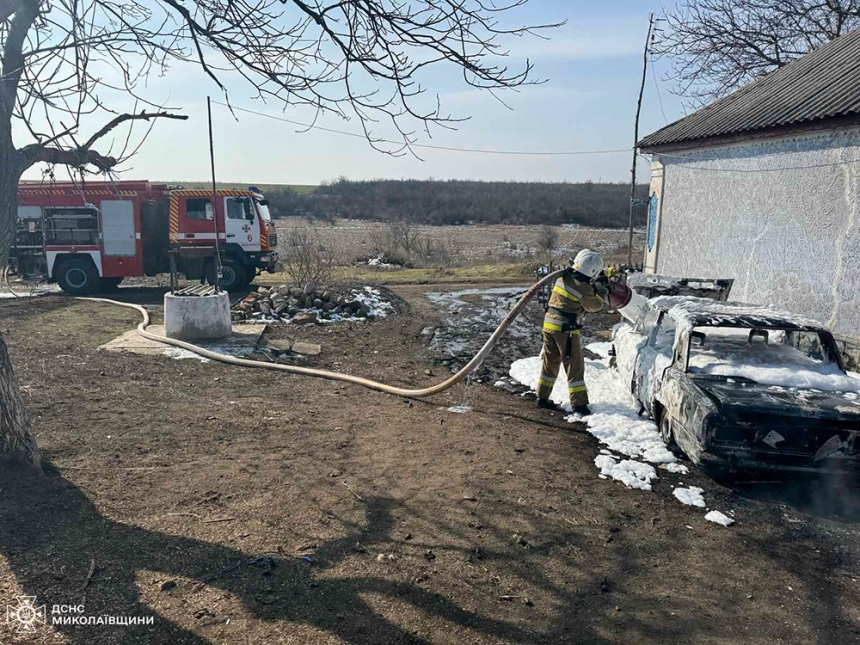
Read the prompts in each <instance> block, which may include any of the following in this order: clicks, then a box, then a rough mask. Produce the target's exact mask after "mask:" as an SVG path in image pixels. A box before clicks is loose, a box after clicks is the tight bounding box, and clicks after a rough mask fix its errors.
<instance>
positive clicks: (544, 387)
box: [537, 249, 606, 416]
mask: <svg viewBox="0 0 860 645" xmlns="http://www.w3.org/2000/svg"><path fill="white" fill-rule="evenodd" d="M602 271H603V259H602V258H601V257H600V256H599V255H598V254H597V253H595V252H594V251H590V250H588V249H584V250H582V251H580V252H579V253H578V254H577V256H576V257H575V258H573V259H572V260H571V261H570V266H569V267H568V268H567V270H566V272H565V274H564V275H563V276H562V277H560V278H559V279H558V280H556V282H555V285H553V288H552V293H551V294H550V298H549V303H548V307H547V311H546V316H545V317H544V320H543V352H542V360H541V374H540V378H539V379H538V387H537V395H538V400H537V405H538V407H539V408H549V409H553V410H554V409H558V406H556V404H555V403H553V402H552V401H550V400H549V396H550V393H551V392H552V388H553V386H554V385H555V380H556V377H558V372H559V368H560V367H561V366H562V365H564V371H565V374H566V375H567V391H568V393H569V396H570V403H571V406H572V407H573V411H574V413H576V414H579V415H580V416H585V415H588V414H591V410H590V409H589V407H588V390H587V389H586V387H585V359H584V358H583V356H582V345H581V344H580V337H579V335H580V329H581V327H582V326H581V320H582V316H583V314H585V313H586V312H588V313H595V312H598V311H600V310H601V309H602V308H603V298H602V297H601V296H603V295H604V294H603V291H605V290H606V288H605V287H604V286H602V283H598V285H597V286H596V287H595V286H593V284H592V280H593V279H594V278H596V277H597V276H598V275H600V273H601V272H602Z"/></svg>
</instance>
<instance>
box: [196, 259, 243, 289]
mask: <svg viewBox="0 0 860 645" xmlns="http://www.w3.org/2000/svg"><path fill="white" fill-rule="evenodd" d="M221 276H222V278H221V288H222V289H224V290H225V291H238V290H239V289H242V288H243V287H244V286H245V284H246V283H245V267H243V266H242V264H241V263H240V262H239V261H238V260H234V259H233V258H229V257H228V258H224V262H223V263H222V264H221ZM206 282H208V283H209V284H215V264H214V262H210V263H209V264H208V265H207V267H206Z"/></svg>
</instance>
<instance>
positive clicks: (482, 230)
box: [276, 217, 645, 268]
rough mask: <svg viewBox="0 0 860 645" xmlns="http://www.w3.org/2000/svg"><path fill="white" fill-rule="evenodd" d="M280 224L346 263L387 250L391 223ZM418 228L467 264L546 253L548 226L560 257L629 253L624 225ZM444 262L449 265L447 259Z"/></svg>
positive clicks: (638, 237)
mask: <svg viewBox="0 0 860 645" xmlns="http://www.w3.org/2000/svg"><path fill="white" fill-rule="evenodd" d="M276 226H277V227H278V230H279V231H280V232H281V235H282V236H283V237H284V238H286V236H287V233H288V231H289V230H291V229H295V228H305V227H310V228H313V229H315V230H316V231H318V233H319V236H320V238H321V240H322V241H323V243H324V244H326V245H327V246H329V247H330V248H331V249H332V250H333V251H334V252H335V253H336V255H337V256H338V257H339V258H341V260H342V262H344V263H346V264H354V263H355V262H357V261H360V260H365V259H367V258H368V257H371V256H375V255H376V254H378V253H380V252H381V251H385V250H386V249H380V248H378V247H379V245H380V244H379V240H380V239H384V238H385V233H386V232H387V231H388V227H389V225H388V224H385V223H382V222H371V221H362V220H340V219H339V220H336V221H335V223H334V224H333V225H332V224H323V223H318V222H308V220H306V219H303V218H298V217H291V218H285V219H281V220H278V221H277V222H276ZM415 228H416V229H417V233H418V234H419V235H420V236H422V238H424V239H426V240H429V241H430V242H431V243H433V244H436V245H439V246H443V245H444V246H447V247H449V248H450V249H453V250H456V251H457V252H456V254H455V255H456V257H457V258H458V261H457V264H458V265H462V266H465V267H477V266H481V265H488V264H497V263H500V264H524V263H532V262H534V261H536V260H538V259H539V258H540V257H541V255H542V251H541V239H542V237H546V234H547V229H551V230H552V231H554V232H557V234H558V243H557V245H556V256H557V257H559V258H561V259H563V258H566V257H568V256H572V255H575V254H576V253H577V252H578V251H579V250H581V249H583V248H590V249H592V250H595V251H598V252H599V253H601V254H602V255H603V257H604V259H605V260H606V261H607V262H610V263H617V262H625V261H626V259H627V231H625V230H618V229H597V228H574V227H570V226H557V227H546V226H536V225H528V226H514V225H508V224H494V225H472V226H416V227H415ZM644 245H645V234H644V232H642V231H637V232H636V233H635V236H634V258H636V259H641V257H642V249H644ZM445 266H446V268H448V266H449V265H445Z"/></svg>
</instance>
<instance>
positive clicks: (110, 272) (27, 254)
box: [10, 181, 278, 295]
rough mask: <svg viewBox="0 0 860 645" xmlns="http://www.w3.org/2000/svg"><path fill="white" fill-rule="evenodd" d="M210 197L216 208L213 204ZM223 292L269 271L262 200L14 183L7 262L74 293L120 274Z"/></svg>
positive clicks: (128, 185) (126, 187)
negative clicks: (183, 281)
mask: <svg viewBox="0 0 860 645" xmlns="http://www.w3.org/2000/svg"><path fill="white" fill-rule="evenodd" d="M213 201H214V204H213ZM216 231H217V235H218V242H219V247H220V252H221V265H222V280H221V284H222V285H223V287H224V288H225V289H227V290H228V291H232V290H236V289H241V288H242V287H245V286H247V285H248V284H250V283H251V281H252V280H253V279H254V277H255V276H256V275H257V274H258V272H259V271H268V272H270V273H272V272H274V271H275V270H276V268H275V267H276V264H277V260H278V258H277V252H276V249H277V236H276V234H275V230H274V227H273V225H272V222H271V219H270V217H269V209H268V202H267V201H266V199H265V197H264V196H263V194H262V193H261V192H260V191H259V190H257V189H255V188H254V187H253V186H252V187H249V189H248V190H219V191H217V193H216V195H215V197H214V199H213V196H212V191H211V190H187V189H183V188H179V187H173V186H168V185H166V184H152V183H150V182H148V181H121V182H116V183H109V182H98V183H87V184H85V185H83V186H76V185H74V184H59V183H55V184H50V185H45V184H20V185H19V186H18V226H17V231H16V235H15V244H14V246H13V248H12V249H11V252H10V260H11V265H12V266H13V268H14V269H16V270H17V272H18V273H19V274H20V275H22V276H25V277H27V276H41V277H42V278H44V279H47V280H49V281H56V282H58V283H59V285H60V287H61V288H62V289H63V291H66V292H67V293H71V294H74V295H82V294H88V293H94V292H96V291H99V290H104V289H110V288H113V287H116V286H118V285H119V283H120V282H121V281H122V279H123V278H125V277H130V276H143V275H147V276H153V275H156V274H158V273H164V272H167V271H169V270H170V257H171V254H173V257H174V259H175V262H176V269H177V271H178V272H180V273H183V274H185V277H186V278H188V279H191V280H196V279H204V278H205V279H206V280H207V281H208V282H209V283H210V284H211V283H214V281H215V271H216V268H215V267H216V263H215V253H216V245H215V236H216Z"/></svg>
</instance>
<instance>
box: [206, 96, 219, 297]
mask: <svg viewBox="0 0 860 645" xmlns="http://www.w3.org/2000/svg"><path fill="white" fill-rule="evenodd" d="M206 112H207V113H208V115H209V161H210V163H211V165H212V211H213V212H212V222H213V223H214V225H215V293H219V292H220V291H221V244H220V242H219V241H218V191H217V189H216V188H215V144H214V143H213V137H212V101H211V100H210V98H209V97H208V96H207V97H206Z"/></svg>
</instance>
